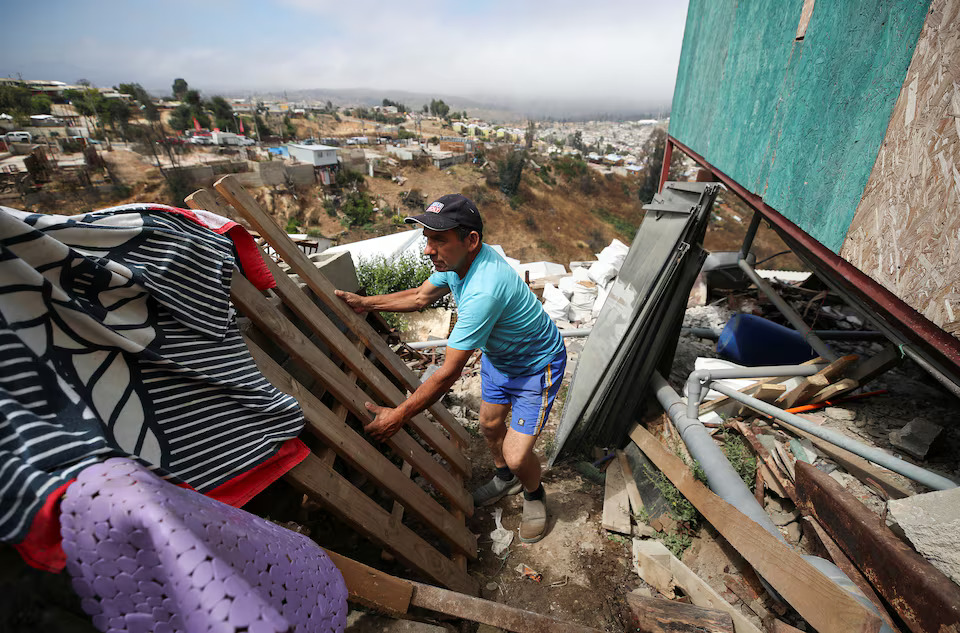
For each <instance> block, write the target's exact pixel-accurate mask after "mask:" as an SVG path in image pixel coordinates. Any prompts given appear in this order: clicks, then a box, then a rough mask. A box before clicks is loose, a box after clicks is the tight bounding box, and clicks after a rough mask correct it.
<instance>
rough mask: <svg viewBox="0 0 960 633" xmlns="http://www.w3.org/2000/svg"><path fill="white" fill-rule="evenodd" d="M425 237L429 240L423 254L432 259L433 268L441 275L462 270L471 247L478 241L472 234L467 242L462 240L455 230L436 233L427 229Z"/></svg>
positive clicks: (424, 233)
mask: <svg viewBox="0 0 960 633" xmlns="http://www.w3.org/2000/svg"><path fill="white" fill-rule="evenodd" d="M423 235H424V236H425V237H426V238H427V245H426V246H425V247H424V249H423V254H424V255H426V256H427V257H429V258H430V261H431V262H433V267H434V268H436V269H437V272H441V273H442V272H446V271H448V270H453V271H457V270H459V269H460V268H462V267H463V265H464V263H465V262H466V259H467V256H468V255H469V254H470V248H471V245H472V244H473V243H474V242H475V241H476V234H474V233H471V234H470V235H468V236H467V238H466V239H465V240H461V239H460V236H458V235H457V232H456V231H455V230H449V231H434V230H432V229H426V228H425V229H423Z"/></svg>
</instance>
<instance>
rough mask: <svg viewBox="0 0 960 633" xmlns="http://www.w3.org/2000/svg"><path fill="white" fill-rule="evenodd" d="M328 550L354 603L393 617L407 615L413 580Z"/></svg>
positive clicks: (326, 550) (350, 599) (328, 554)
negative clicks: (404, 578)
mask: <svg viewBox="0 0 960 633" xmlns="http://www.w3.org/2000/svg"><path fill="white" fill-rule="evenodd" d="M324 551H325V552H326V553H327V556H329V557H330V560H332V561H333V564H334V565H336V566H337V569H339V570H340V574H341V575H342V576H343V581H344V582H345V583H346V585H347V600H349V601H350V602H353V603H356V604H360V605H363V606H365V607H369V608H371V609H373V610H375V611H379V612H380V613H386V614H388V615H392V616H398V615H403V614H404V613H406V612H407V610H408V609H409V608H410V598H411V597H412V596H413V585H411V584H410V583H409V582H407V581H405V580H402V579H400V578H397V577H395V576H391V575H389V574H385V573H383V572H382V571H378V570H376V569H374V568H372V567H367V566H366V565H364V564H363V563H358V562H357V561H355V560H353V559H352V558H347V557H346V556H341V555H340V554H337V553H336V552H331V551H330V550H328V549H325V550H324Z"/></svg>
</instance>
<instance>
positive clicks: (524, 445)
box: [503, 438, 536, 471]
mask: <svg viewBox="0 0 960 633" xmlns="http://www.w3.org/2000/svg"><path fill="white" fill-rule="evenodd" d="M524 439H525V441H520V442H510V441H507V442H504V444H503V460H504V461H505V462H507V466H508V467H509V468H510V470H513V471H516V470H518V469H520V468H521V467H522V466H523V464H524V463H525V462H526V461H527V460H529V459H536V458H535V457H534V455H533V442H531V441H529V440H527V439H526V438H524Z"/></svg>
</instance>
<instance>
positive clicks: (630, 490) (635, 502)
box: [617, 449, 643, 516]
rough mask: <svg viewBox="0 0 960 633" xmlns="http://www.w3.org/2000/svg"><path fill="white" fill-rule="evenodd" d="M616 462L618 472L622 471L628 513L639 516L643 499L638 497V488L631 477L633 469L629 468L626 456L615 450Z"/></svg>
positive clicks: (635, 481)
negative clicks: (628, 503) (617, 462)
mask: <svg viewBox="0 0 960 633" xmlns="http://www.w3.org/2000/svg"><path fill="white" fill-rule="evenodd" d="M617 461H619V462H620V470H621V471H623V481H624V483H625V484H626V486H627V499H629V500H630V513H631V514H633V516H639V515H640V512H641V511H642V510H643V498H642V497H641V496H640V488H638V487H637V480H636V479H634V477H633V468H631V467H630V460H629V459H627V454H626V453H624V452H623V451H621V450H619V449H618V450H617Z"/></svg>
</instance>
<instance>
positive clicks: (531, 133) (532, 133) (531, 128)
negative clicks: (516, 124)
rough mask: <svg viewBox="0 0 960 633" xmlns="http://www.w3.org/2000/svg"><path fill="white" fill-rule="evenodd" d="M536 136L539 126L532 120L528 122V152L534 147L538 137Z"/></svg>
mask: <svg viewBox="0 0 960 633" xmlns="http://www.w3.org/2000/svg"><path fill="white" fill-rule="evenodd" d="M536 135H537V124H536V123H534V122H533V121H532V120H531V121H528V122H527V133H526V137H527V138H526V141H527V143H526V147H527V149H528V150H529V149H530V148H531V147H533V139H534V138H535V137H536Z"/></svg>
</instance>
